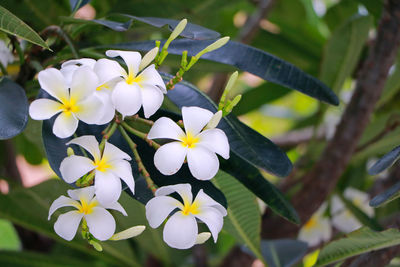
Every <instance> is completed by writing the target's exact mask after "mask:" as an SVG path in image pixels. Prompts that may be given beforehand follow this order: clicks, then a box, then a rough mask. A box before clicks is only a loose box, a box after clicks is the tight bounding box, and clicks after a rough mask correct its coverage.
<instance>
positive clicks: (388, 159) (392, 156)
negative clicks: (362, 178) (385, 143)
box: [368, 146, 400, 175]
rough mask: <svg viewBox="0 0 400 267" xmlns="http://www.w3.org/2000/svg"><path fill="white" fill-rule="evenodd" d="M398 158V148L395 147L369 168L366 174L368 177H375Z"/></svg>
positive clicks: (399, 155) (399, 147)
mask: <svg viewBox="0 0 400 267" xmlns="http://www.w3.org/2000/svg"><path fill="white" fill-rule="evenodd" d="M399 158H400V146H398V147H395V148H394V149H392V150H391V151H390V152H389V153H387V154H385V155H384V156H383V157H382V158H380V159H379V160H378V161H377V162H376V163H375V164H374V165H373V166H372V167H371V168H369V170H368V173H369V174H370V175H376V174H378V173H380V172H383V171H384V170H386V169H387V168H389V167H390V166H392V165H393V164H394V163H395V162H396V161H397V160H398V159H399Z"/></svg>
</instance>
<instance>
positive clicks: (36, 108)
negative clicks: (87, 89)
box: [29, 98, 63, 120]
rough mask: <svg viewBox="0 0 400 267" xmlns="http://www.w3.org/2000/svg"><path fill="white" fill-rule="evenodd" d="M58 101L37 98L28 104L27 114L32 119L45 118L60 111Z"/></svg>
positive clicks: (61, 106)
mask: <svg viewBox="0 0 400 267" xmlns="http://www.w3.org/2000/svg"><path fill="white" fill-rule="evenodd" d="M62 108H63V105H62V104H61V103H60V102H57V101H54V100H50V99H44V98H42V99H38V100H35V101H33V102H32V104H31V105H30V106H29V115H30V116H31V117H32V119H34V120H47V119H50V118H51V117H53V116H54V115H55V114H57V113H59V112H61V111H62Z"/></svg>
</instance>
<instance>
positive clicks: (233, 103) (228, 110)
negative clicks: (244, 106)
mask: <svg viewBox="0 0 400 267" xmlns="http://www.w3.org/2000/svg"><path fill="white" fill-rule="evenodd" d="M240 99H242V95H237V96H235V98H234V99H233V100H232V101H229V102H228V104H227V105H226V106H225V107H224V108H223V113H224V114H223V115H224V116H226V115H228V114H229V113H231V112H232V110H233V108H234V107H235V106H236V105H237V104H238V103H239V101H240Z"/></svg>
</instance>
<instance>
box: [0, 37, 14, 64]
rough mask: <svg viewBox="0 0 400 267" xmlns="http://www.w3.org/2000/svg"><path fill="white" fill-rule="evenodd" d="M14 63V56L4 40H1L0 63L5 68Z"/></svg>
mask: <svg viewBox="0 0 400 267" xmlns="http://www.w3.org/2000/svg"><path fill="white" fill-rule="evenodd" d="M13 61H14V56H13V54H12V53H11V51H10V49H9V48H8V47H7V45H6V43H5V42H4V41H3V40H0V62H1V64H2V65H3V67H4V68H7V66H8V64H9V63H12V62H13Z"/></svg>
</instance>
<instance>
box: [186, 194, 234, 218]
mask: <svg viewBox="0 0 400 267" xmlns="http://www.w3.org/2000/svg"><path fill="white" fill-rule="evenodd" d="M193 202H196V203H197V205H198V207H199V208H203V207H213V208H215V209H217V210H218V211H219V212H220V213H221V215H222V216H226V215H227V212H226V209H225V208H224V206H222V205H221V204H219V203H218V202H217V201H215V200H214V199H212V198H211V197H210V196H209V195H207V194H206V193H204V191H203V189H200V191H199V192H198V193H197V196H196V198H195V200H194V201H193Z"/></svg>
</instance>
